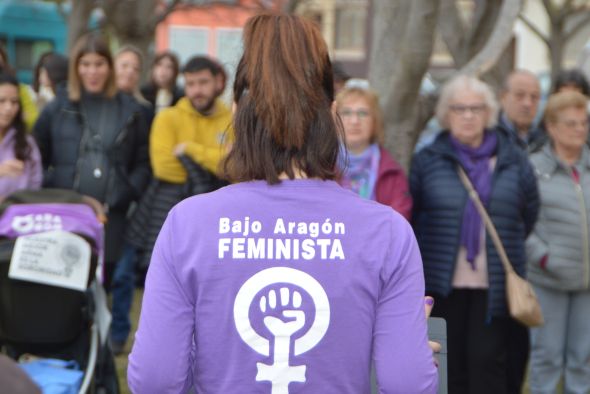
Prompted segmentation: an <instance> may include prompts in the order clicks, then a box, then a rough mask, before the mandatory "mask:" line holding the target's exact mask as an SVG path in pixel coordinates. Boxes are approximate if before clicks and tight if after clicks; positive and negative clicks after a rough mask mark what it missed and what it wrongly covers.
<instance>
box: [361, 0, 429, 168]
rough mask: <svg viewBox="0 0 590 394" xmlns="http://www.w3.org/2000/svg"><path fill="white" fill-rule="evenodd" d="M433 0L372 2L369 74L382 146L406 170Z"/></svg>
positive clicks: (426, 56) (425, 67)
mask: <svg viewBox="0 0 590 394" xmlns="http://www.w3.org/2000/svg"><path fill="white" fill-rule="evenodd" d="M438 7H439V2H438V1H432V0H414V1H411V2H410V1H404V0H374V2H373V31H372V39H373V47H372V50H371V57H370V64H369V75H370V78H371V86H372V87H373V88H374V89H375V90H376V91H377V93H378V94H379V97H380V100H381V106H382V108H383V113H384V123H385V147H386V148H387V149H388V150H389V151H391V152H392V153H393V155H394V157H395V158H396V159H397V160H398V161H399V162H400V164H401V165H402V166H403V167H404V168H406V169H407V168H408V166H409V163H410V159H411V157H412V151H413V147H414V144H415V141H416V138H417V134H418V133H419V130H417V127H416V126H417V118H418V114H419V112H420V108H419V105H418V102H419V100H418V98H419V91H420V85H421V83H422V78H423V77H424V74H425V73H426V71H427V70H428V66H429V63H430V56H431V54H432V49H433V45H434V31H435V27H436V19H437V15H438Z"/></svg>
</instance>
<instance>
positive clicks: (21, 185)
mask: <svg viewBox="0 0 590 394" xmlns="http://www.w3.org/2000/svg"><path fill="white" fill-rule="evenodd" d="M15 133H16V130H15V129H14V128H11V129H10V130H8V132H7V133H6V135H5V136H4V138H2V140H1V141H0V163H1V162H3V161H5V160H8V159H14V158H15V157H14V136H15ZM27 142H28V144H29V146H30V147H31V157H30V159H29V160H27V161H26V162H25V168H24V170H23V173H22V174H21V175H20V176H18V177H12V176H3V177H0V196H6V195H8V194H10V193H13V192H15V191H17V190H22V189H39V188H40V187H41V181H42V180H43V166H42V165H41V154H40V153H39V148H37V144H36V143H35V140H34V139H33V137H31V136H30V135H27Z"/></svg>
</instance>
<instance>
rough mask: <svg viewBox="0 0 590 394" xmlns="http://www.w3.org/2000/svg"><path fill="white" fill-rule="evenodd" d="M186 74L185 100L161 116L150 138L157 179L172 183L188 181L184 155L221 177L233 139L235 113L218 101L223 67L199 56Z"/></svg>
mask: <svg viewBox="0 0 590 394" xmlns="http://www.w3.org/2000/svg"><path fill="white" fill-rule="evenodd" d="M182 72H183V76H184V81H185V87H184V92H185V97H183V98H181V99H180V100H179V101H178V102H177V103H176V105H174V106H173V107H169V108H166V109H164V110H162V111H161V112H160V113H158V115H157V116H156V118H155V119H154V123H153V125H152V130H151V135H150V159H151V163H152V169H153V171H154V176H155V177H156V178H158V179H160V180H163V181H166V182H171V183H184V182H186V179H187V173H186V170H185V169H184V167H183V166H182V164H181V162H180V161H179V159H178V156H180V155H182V154H184V155H186V156H188V157H189V158H191V159H192V160H193V161H194V162H196V163H198V164H200V165H201V166H203V167H204V168H206V169H208V170H209V171H211V172H213V173H215V174H218V170H219V168H218V167H219V162H220V161H221V159H222V157H224V156H225V154H226V151H227V146H229V143H230V140H231V136H230V133H229V128H230V125H231V111H230V110H229V109H228V108H227V107H226V106H225V104H223V102H221V100H219V99H218V96H219V94H220V93H221V92H220V84H221V83H222V81H221V78H220V77H221V73H222V70H221V69H220V66H219V65H218V64H217V63H216V62H214V61H213V60H211V59H209V58H207V57H204V56H196V57H193V58H191V59H190V60H189V61H188V62H187V64H186V65H185V66H184V68H183V69H182Z"/></svg>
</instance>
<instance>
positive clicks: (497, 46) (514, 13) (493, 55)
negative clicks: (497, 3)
mask: <svg viewBox="0 0 590 394" xmlns="http://www.w3.org/2000/svg"><path fill="white" fill-rule="evenodd" d="M522 4H523V0H511V1H504V2H503V3H502V8H501V9H500V12H499V14H498V17H497V18H496V24H495V28H494V30H493V32H492V34H491V35H490V37H489V39H488V41H487V42H486V44H485V45H484V47H483V48H482V49H481V51H480V52H479V53H478V54H477V55H475V56H474V57H473V58H472V59H471V60H470V61H469V63H467V65H465V67H463V68H462V69H461V70H459V72H460V73H462V74H472V75H481V74H483V73H485V72H486V71H488V70H489V69H491V68H492V67H493V66H494V64H495V63H496V61H497V60H498V59H499V57H500V56H501V55H502V52H503V51H504V48H506V46H507V45H508V44H509V43H510V40H511V39H512V26H514V22H515V21H516V19H517V18H518V15H519V14H520V10H521V9H522Z"/></svg>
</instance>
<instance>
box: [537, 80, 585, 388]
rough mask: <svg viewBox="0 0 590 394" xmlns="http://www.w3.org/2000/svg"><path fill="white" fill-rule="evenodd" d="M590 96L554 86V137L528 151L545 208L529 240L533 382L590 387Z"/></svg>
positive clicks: (550, 106)
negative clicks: (535, 300) (539, 323)
mask: <svg viewBox="0 0 590 394" xmlns="http://www.w3.org/2000/svg"><path fill="white" fill-rule="evenodd" d="M586 100H587V99H586V97H585V96H583V95H582V94H580V93H578V92H563V93H557V94H555V95H553V96H551V98H550V99H549V101H548V103H547V107H546V109H545V123H546V125H547V130H548V133H549V142H547V143H546V144H545V146H544V147H543V149H542V150H541V151H540V152H537V153H535V154H533V155H532V156H531V162H532V163H533V166H534V167H535V172H536V175H537V178H538V181H539V192H540V196H541V211H540V215H539V219H538V221H537V224H536V226H535V229H534V231H533V233H532V234H531V236H530V237H529V238H528V240H527V258H528V277H529V280H530V281H531V282H532V283H533V285H534V286H535V290H536V292H537V295H538V297H539V302H540V303H541V307H542V309H543V314H544V316H545V325H544V326H543V327H540V328H535V329H532V331H531V359H530V366H531V371H530V388H531V392H532V393H553V392H555V390H556V386H557V384H558V382H559V379H560V377H561V375H562V374H564V382H565V390H564V392H566V393H572V394H574V393H579V394H585V393H588V392H590V290H589V285H590V235H589V233H590V230H589V227H590V221H589V218H590V150H589V149H588V146H587V145H586V144H585V142H586V138H587V136H588V115H587V112H586Z"/></svg>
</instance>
